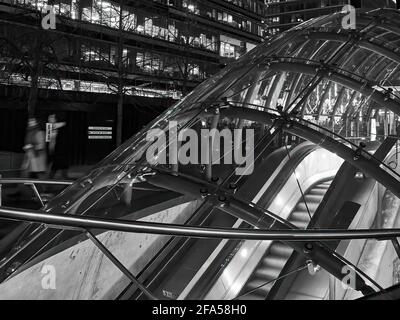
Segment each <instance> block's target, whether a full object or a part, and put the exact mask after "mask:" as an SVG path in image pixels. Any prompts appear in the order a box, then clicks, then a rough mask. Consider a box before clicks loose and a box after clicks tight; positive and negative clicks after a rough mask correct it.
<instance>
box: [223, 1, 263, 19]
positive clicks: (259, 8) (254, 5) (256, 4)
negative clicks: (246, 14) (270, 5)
mask: <svg viewBox="0 0 400 320" xmlns="http://www.w3.org/2000/svg"><path fill="white" fill-rule="evenodd" d="M224 1H226V2H230V3H232V4H234V5H236V6H238V7H241V8H243V9H246V10H250V11H253V12H254V13H257V14H258V15H260V16H264V15H265V14H266V8H267V6H266V3H265V2H266V1H265V2H264V1H260V0H224Z"/></svg>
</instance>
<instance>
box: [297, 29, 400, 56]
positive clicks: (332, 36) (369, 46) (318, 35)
mask: <svg viewBox="0 0 400 320" xmlns="http://www.w3.org/2000/svg"><path fill="white" fill-rule="evenodd" d="M349 36H351V35H349V34H344V33H342V34H340V33H333V32H319V31H317V32H310V33H307V34H306V35H305V38H306V39H311V40H325V41H336V42H346V41H348V40H349ZM360 37H362V35H360ZM357 46H359V47H360V48H363V49H366V50H369V51H371V52H374V53H377V54H380V55H382V56H384V57H386V58H388V59H390V60H392V61H394V62H397V63H399V64H400V55H398V54H397V53H396V52H393V51H391V50H389V49H386V48H385V47H382V46H379V45H377V44H375V43H372V42H370V41H368V40H365V39H363V38H360V39H359V40H357Z"/></svg>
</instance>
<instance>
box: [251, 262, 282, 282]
mask: <svg viewBox="0 0 400 320" xmlns="http://www.w3.org/2000/svg"><path fill="white" fill-rule="evenodd" d="M284 265H285V264H282V265H280V266H279V267H271V266H269V265H266V264H264V263H263V264H262V266H260V267H259V268H257V270H256V272H255V273H254V275H255V276H256V277H257V278H260V279H263V280H265V281H264V282H267V281H269V280H274V279H276V278H278V277H279V275H280V273H281V271H282V269H283V266H284Z"/></svg>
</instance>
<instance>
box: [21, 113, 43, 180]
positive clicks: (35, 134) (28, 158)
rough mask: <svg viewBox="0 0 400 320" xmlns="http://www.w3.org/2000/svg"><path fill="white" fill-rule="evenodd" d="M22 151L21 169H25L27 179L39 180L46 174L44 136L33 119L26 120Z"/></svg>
mask: <svg viewBox="0 0 400 320" xmlns="http://www.w3.org/2000/svg"><path fill="white" fill-rule="evenodd" d="M24 151H25V158H24V164H23V168H25V169H26V171H27V173H28V177H29V178H33V179H37V178H39V176H40V175H41V174H43V173H45V172H46V163H47V156H46V136H45V132H44V131H43V130H42V129H41V128H40V125H39V123H38V121H37V120H36V119H35V118H30V119H29V120H28V127H27V131H26V136H25V146H24Z"/></svg>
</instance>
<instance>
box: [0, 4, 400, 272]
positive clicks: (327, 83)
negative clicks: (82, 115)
mask: <svg viewBox="0 0 400 320" xmlns="http://www.w3.org/2000/svg"><path fill="white" fill-rule="evenodd" d="M344 16H345V13H336V14H333V15H330V16H325V17H321V18H317V19H314V20H311V21H308V22H305V23H303V24H301V25H299V26H297V27H295V28H294V29H291V30H289V31H287V32H284V33H282V34H280V35H278V36H276V37H274V38H271V39H267V40H266V41H265V42H264V43H262V44H261V45H259V46H258V47H256V48H255V49H253V50H252V51H251V52H249V53H248V54H246V55H245V56H243V57H242V58H240V59H239V60H237V61H236V62H235V63H233V64H232V65H230V66H228V67H226V68H225V69H224V70H222V71H221V72H219V73H218V74H217V75H216V76H214V77H212V78H210V79H208V80H207V81H205V82H204V83H202V84H201V85H200V86H199V87H198V88H196V89H195V90H194V91H193V92H191V93H190V94H189V95H188V96H187V97H185V98H184V99H183V100H182V101H180V102H179V103H178V104H176V105H175V106H173V107H171V108H170V109H169V110H167V111H166V112H165V113H164V114H162V115H161V116H160V117H158V118H157V119H155V120H154V121H153V122H152V123H150V124H149V125H148V126H147V127H146V128H145V129H144V130H142V131H141V132H139V133H138V134H136V135H135V136H134V137H132V138H131V139H130V140H129V141H127V142H126V143H124V144H123V145H122V146H121V147H119V148H118V149H116V150H115V151H114V152H113V153H112V154H110V155H109V156H108V157H107V158H106V159H104V160H103V161H102V162H101V163H99V164H98V165H97V166H96V167H95V168H94V169H93V171H92V172H90V173H89V174H88V175H87V176H86V177H84V178H82V179H81V180H79V181H78V182H76V183H74V184H73V185H72V186H71V187H69V188H68V189H66V190H65V191H64V192H62V193H61V194H60V195H59V196H57V197H55V198H54V199H52V200H51V201H50V202H49V203H48V204H47V205H46V206H45V207H44V208H43V211H44V212H47V213H49V214H51V213H65V214H77V215H83V214H87V215H92V216H100V217H108V218H115V219H120V218H124V219H131V220H138V219H141V218H143V217H148V216H150V215H151V214H152V213H154V212H156V211H154V210H156V209H154V210H153V209H151V208H152V207H155V205H156V204H161V206H162V207H163V208H166V207H168V205H170V206H171V204H168V203H170V202H169V201H172V200H174V202H173V203H174V205H176V204H178V203H187V202H192V203H194V202H195V203H196V208H198V209H197V210H204V208H205V207H208V208H209V207H210V206H211V207H213V208H214V209H213V210H217V211H218V210H220V209H218V208H217V207H218V200H220V201H222V200H221V197H222V198H223V197H225V196H227V195H228V196H229V198H230V199H234V200H237V201H239V202H240V203H244V204H251V207H252V208H255V209H257V210H260V212H264V214H265V218H263V217H261V218H260V221H261V220H263V219H267V218H266V217H267V215H268V214H267V209H268V208H267V207H263V205H262V204H260V203H258V202H256V201H253V200H254V192H253V191H250V190H249V189H246V188H249V187H248V186H249V181H250V182H251V181H252V180H251V179H253V178H255V176H256V175H259V174H260V170H259V169H260V168H262V166H263V165H265V163H264V162H263V160H264V159H265V157H266V155H268V154H269V153H271V152H272V151H274V150H275V149H274V145H278V144H279V143H280V145H282V141H283V140H285V139H283V140H282V136H280V133H281V132H283V131H287V132H288V133H289V134H291V135H293V136H299V137H300V138H301V139H304V140H310V141H311V142H313V143H315V144H319V145H321V146H322V147H323V148H327V149H328V150H329V151H332V152H335V151H336V150H337V151H338V155H339V156H341V157H342V158H344V159H345V160H348V161H350V160H351V159H352V158H353V156H352V154H353V153H352V152H354V150H355V149H357V145H356V144H353V142H357V143H358V142H359V141H360V140H363V141H364V140H365V141H369V140H380V139H381V136H380V135H381V134H380V133H379V132H374V133H372V132H371V130H370V122H371V120H373V119H374V120H375V121H376V122H378V123H379V122H380V121H381V118H380V117H382V116H383V117H384V118H385V119H387V117H389V118H390V117H391V119H392V122H391V125H392V127H391V128H390V132H386V133H382V138H383V137H384V135H387V134H388V133H393V132H395V131H394V130H395V128H394V124H395V123H396V121H397V117H398V115H399V113H400V92H399V91H398V90H399V89H400V68H399V64H400V49H399V47H400V12H398V11H395V10H382V9H381V10H374V11H369V12H365V11H358V12H357V16H356V21H357V28H356V29H355V30H345V29H343V28H342V20H343V17H344ZM171 121H175V122H177V124H178V127H177V129H176V130H177V131H181V130H182V129H184V128H191V129H193V130H194V131H195V132H200V131H201V130H202V129H205V128H208V129H224V128H225V129H229V130H234V129H236V130H239V131H240V134H239V135H238V136H237V137H236V136H234V139H239V140H240V141H242V143H243V141H244V142H246V141H247V140H246V139H247V135H246V134H245V129H249V128H251V129H252V130H253V132H254V148H253V149H254V154H253V157H252V159H250V160H249V161H252V165H253V167H254V168H253V170H251V172H249V173H250V174H244V175H243V174H242V175H237V174H236V173H237V171H236V169H237V168H238V165H235V164H224V163H219V164H211V165H210V164H207V163H203V164H200V163H197V164H196V163H190V164H176V165H175V164H172V165H171V164H164V163H161V162H159V161H157V159H152V160H154V161H149V159H148V157H146V152H147V151H148V148H149V147H150V146H151V145H152V141H149V139H146V136H147V134H148V133H149V132H150V131H151V130H152V129H157V130H159V132H169V131H170V130H171V129H170V128H169V125H170V123H171ZM293 121H295V122H296V124H298V126H297V127H296V126H295V128H294V129H291V126H292V125H291V123H293ZM382 121H383V120H382ZM385 121H386V120H385ZM304 127H306V128H310V129H312V130H313V132H306V130H305V129H304V130H303V128H304ZM296 130H297V131H296ZM279 139H280V140H279ZM329 139H331V140H329ZM167 140H168V139H167ZM304 140H302V141H304ZM327 141H328V142H329V145H328V144H327V143H326V142H327ZM278 142H279V143H278ZM298 142H299V141H298ZM171 143H172V142H171V141H167V144H169V147H170V146H171ZM284 143H285V144H286V148H293V147H294V145H295V144H296V143H294V142H290V141H288V139H287V138H286V140H285V142H284ZM343 148H344V149H343ZM224 150H225V149H224ZM219 151H221V150H219ZM225 151H226V150H225ZM363 152H364V151H363ZM220 156H221V152H220ZM221 158H222V156H221ZM253 158H254V159H253ZM365 158H368V159H369V160H368V161H369V162H370V163H369V162H368V161H366V163H364V162H362V163H361V162H360V163H361V164H360V167H359V168H361V169H365V170H366V171H368V173H369V174H371V176H372V177H374V178H377V179H379V182H380V183H381V184H383V185H385V186H387V187H388V188H389V189H390V190H391V191H392V192H393V193H395V194H396V195H398V194H400V191H398V190H397V189H398V187H393V186H396V183H398V182H399V181H400V178H399V176H398V174H397V173H396V172H395V171H394V170H392V169H391V168H389V167H388V166H387V167H384V165H383V164H381V163H380V162H379V161H378V160H376V159H374V158H373V157H372V155H370V154H368V156H366V155H365ZM377 163H378V165H377ZM382 168H384V169H382ZM383 173H384V174H383ZM383 176H385V177H384V178H382V177H383ZM257 191H258V190H257ZM216 199H217V200H216ZM193 201H194V202H193ZM149 208H150V209H149ZM242 209H243V208H242ZM247 209H249V208H248V207H247ZM146 210H147V211H146ZM152 210H153V211H152ZM157 210H159V208H158V209H157ZM268 219H271V216H269V217H268ZM273 219H277V218H276V217H275V218H273ZM278 220H279V219H278ZM260 221H258V222H260ZM74 236H76V234H75V233H74V232H72V231H58V230H53V229H51V228H48V227H45V226H44V225H38V224H31V225H28V226H27V227H26V228H25V229H23V232H21V233H20V234H18V235H17V236H16V239H17V244H14V245H13V246H10V247H9V248H8V249H7V250H5V251H3V255H2V257H1V258H2V259H1V261H0V268H1V269H0V271H1V272H2V275H3V276H2V278H3V279H4V278H6V277H8V276H10V275H12V274H13V273H14V272H15V271H16V270H18V269H19V267H20V266H21V265H24V268H26V265H25V263H26V262H27V261H34V260H35V259H38V258H39V257H40V256H41V255H42V254H45V252H48V250H49V248H57V247H60V246H62V244H63V243H64V242H65V240H66V239H70V238H71V237H74ZM33 248H34V249H33ZM59 250H61V249H59Z"/></svg>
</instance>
